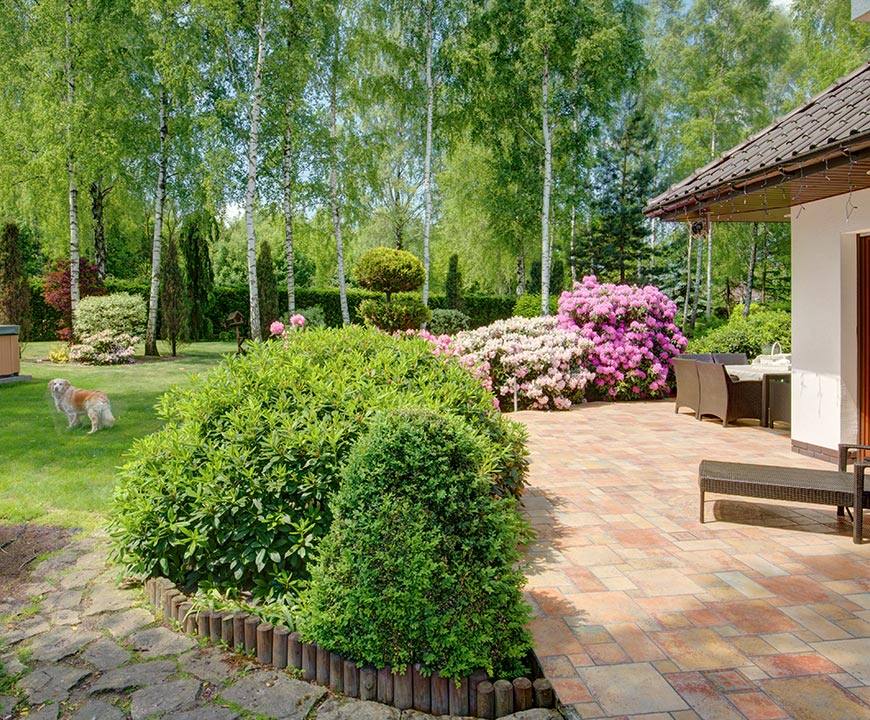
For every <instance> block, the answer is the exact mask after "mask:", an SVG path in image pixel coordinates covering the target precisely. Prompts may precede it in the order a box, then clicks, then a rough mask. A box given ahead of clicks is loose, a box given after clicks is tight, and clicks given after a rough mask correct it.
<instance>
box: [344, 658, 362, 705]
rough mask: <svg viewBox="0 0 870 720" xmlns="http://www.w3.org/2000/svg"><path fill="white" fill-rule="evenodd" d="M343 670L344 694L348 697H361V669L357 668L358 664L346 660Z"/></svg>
mask: <svg viewBox="0 0 870 720" xmlns="http://www.w3.org/2000/svg"><path fill="white" fill-rule="evenodd" d="M342 670H343V672H342V682H343V684H344V694H345V695H347V697H352V698H355V697H359V668H358V667H357V666H356V663H354V662H351V661H350V660H345V661H344V663H343V667H342Z"/></svg>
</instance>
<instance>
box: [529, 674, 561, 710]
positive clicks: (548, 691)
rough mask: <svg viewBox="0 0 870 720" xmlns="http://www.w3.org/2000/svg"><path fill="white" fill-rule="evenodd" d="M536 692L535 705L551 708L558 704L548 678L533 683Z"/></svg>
mask: <svg viewBox="0 0 870 720" xmlns="http://www.w3.org/2000/svg"><path fill="white" fill-rule="evenodd" d="M532 687H533V688H534V691H535V705H537V706H538V707H540V708H551V707H553V706H554V705H555V704H556V696H555V693H554V692H553V686H552V684H551V683H550V681H549V680H547V678H538V679H537V680H535V682H533V683H532Z"/></svg>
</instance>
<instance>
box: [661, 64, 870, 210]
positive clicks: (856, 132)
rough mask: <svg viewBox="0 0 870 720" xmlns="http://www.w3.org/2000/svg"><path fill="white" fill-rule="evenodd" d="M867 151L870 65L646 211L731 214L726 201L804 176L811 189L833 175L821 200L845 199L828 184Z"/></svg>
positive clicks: (803, 184) (664, 195) (679, 185)
mask: <svg viewBox="0 0 870 720" xmlns="http://www.w3.org/2000/svg"><path fill="white" fill-rule="evenodd" d="M867 146H870V63H868V64H867V65H864V66H863V67H861V68H859V69H858V70H856V71H855V72H853V73H852V74H851V75H848V76H847V77H845V78H843V79H842V80H839V81H838V82H836V83H835V84H834V85H832V86H831V87H830V88H828V89H827V90H825V91H824V92H823V93H821V94H820V95H818V96H817V97H815V98H814V99H812V100H811V101H810V102H808V103H807V104H806V105H803V106H802V107H799V108H797V109H796V110H794V111H792V112H791V113H789V114H788V115H786V116H785V117H783V118H781V119H780V120H777V121H776V122H775V123H773V125H771V126H769V127H767V128H765V129H764V130H762V131H761V132H759V133H756V134H755V135H753V136H752V137H750V138H749V139H748V140H746V141H745V142H743V143H741V144H740V145H737V146H736V147H734V148H732V149H731V150H729V151H728V152H726V153H725V154H724V155H722V156H721V157H720V158H718V159H717V160H714V161H713V162H711V163H710V164H709V165H707V166H705V167H703V168H701V169H700V170H698V171H696V172H695V173H694V174H692V175H691V176H689V177H688V178H686V179H685V180H683V181H682V182H679V183H677V184H676V185H673V186H672V187H671V188H669V189H668V190H667V191H666V192H664V193H662V194H661V195H659V196H658V197H656V198H654V199H652V200H651V201H650V202H649V204H648V205H647V207H646V210H645V212H646V214H647V215H649V216H653V217H661V218H663V219H682V218H687V217H692V216H698V215H699V214H702V211H703V210H704V208H707V212H709V211H710V208H711V207H714V206H716V205H717V203H718V205H719V208H718V210H717V212H720V213H721V212H725V214H726V215H727V214H728V213H727V210H726V209H724V208H723V206H722V205H723V203H722V201H723V199H724V198H725V196H731V197H733V196H735V195H737V194H741V195H745V194H746V193H747V192H758V191H759V187H760V185H759V183H763V185H761V186H762V187H764V188H765V192H766V191H767V190H768V189H770V188H772V187H775V186H777V185H779V184H781V183H785V182H793V181H795V180H796V179H797V177H798V173H799V176H800V179H801V187H802V188H804V189H806V187H808V182H807V181H806V178H805V173H806V174H807V175H809V174H811V173H813V172H821V171H828V172H827V173H825V175H824V178H821V177H817V178H816V182H817V184H818V185H819V188H818V189H817V191H816V194H818V195H819V197H825V196H830V195H833V194H839V192H835V188H834V186H833V185H830V186H829V188H828V190H829V192H828V194H827V195H825V194H824V192H823V191H824V189H825V188H824V186H825V183H824V182H822V180H827V181H831V180H832V178H831V177H830V170H831V167H832V164H833V163H837V164H839V165H842V163H843V159H844V158H846V159H847V164H849V165H850V168H851V169H852V170H854V169H855V167H856V161H857V158H858V156H857V155H856V154H855V153H856V152H857V151H858V150H864V149H866V147H867ZM849 175H850V180H849V185H848V187H849V188H850V189H851V188H853V186H855V189H857V185H858V183H857V181H855V180H854V179H852V176H853V175H854V176H855V177H857V175H858V174H857V173H849ZM860 175H862V176H863V178H862V179H861V181H860V185H861V186H865V185H866V184H867V181H866V173H860ZM819 193H822V194H819ZM793 194H794V193H793V192H792V195H793ZM786 195H788V193H786ZM792 199H794V198H792ZM811 199H815V197H803V198H800V199H798V200H797V201H796V202H805V201H807V200H811ZM732 204H733V203H732ZM765 210H766V211H767V209H765ZM723 219H729V218H723ZM738 219H739V218H738ZM756 219H757V218H756Z"/></svg>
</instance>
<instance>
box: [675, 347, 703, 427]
mask: <svg viewBox="0 0 870 720" xmlns="http://www.w3.org/2000/svg"><path fill="white" fill-rule="evenodd" d="M671 364H672V366H673V368H674V378H676V381H677V397H676V400H675V401H674V412H675V413H678V412H680V408H684V407H687V408H690V409H691V410H692V412H694V413H695V417H697V416H698V407H699V406H700V401H701V385H700V383H699V381H698V361H697V360H689V359H687V358H686V357H685V356H680V357H675V358H674V359H673V360H672V361H671Z"/></svg>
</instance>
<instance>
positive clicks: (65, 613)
mask: <svg viewBox="0 0 870 720" xmlns="http://www.w3.org/2000/svg"><path fill="white" fill-rule="evenodd" d="M48 617H49V620H50V621H51V624H52V625H59V626H61V627H67V626H70V625H78V624H79V623H80V622H81V621H82V616H81V613H80V612H79V611H78V610H54V611H53V612H50V613H49V614H48Z"/></svg>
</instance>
